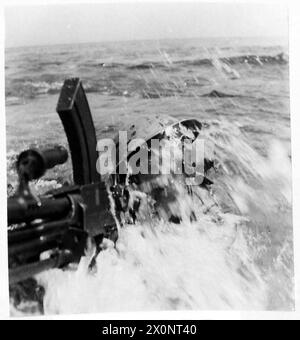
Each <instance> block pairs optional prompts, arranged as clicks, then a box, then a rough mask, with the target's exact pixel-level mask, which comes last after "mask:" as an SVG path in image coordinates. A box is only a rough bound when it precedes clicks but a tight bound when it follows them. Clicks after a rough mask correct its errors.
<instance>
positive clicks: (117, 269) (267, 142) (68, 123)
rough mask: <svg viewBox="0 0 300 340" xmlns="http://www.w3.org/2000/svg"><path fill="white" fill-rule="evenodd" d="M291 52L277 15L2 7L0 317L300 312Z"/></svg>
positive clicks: (156, 7) (273, 10)
mask: <svg viewBox="0 0 300 340" xmlns="http://www.w3.org/2000/svg"><path fill="white" fill-rule="evenodd" d="M289 45H290V41H289V9H288V6H287V5H286V4H285V3H284V2H281V3H280V2H268V3H255V2H244V1H243V2H242V1H241V2H239V1H237V2H203V1H190V2H187V1H184V2H175V1H174V2H172V1H165V2H164V1H155V2H151V1H149V2H144V1H135V2H134V1H133V2H129V1H128V2H126V1H122V2H108V1H107V2H99V3H95V2H94V3H88V2H85V3H83V2H82V3H63V2H62V3H58V2H57V3H49V4H44V3H41V4H38V3H35V4H32V5H30V4H28V5H22V4H15V5H14V4H12V5H7V6H5V8H4V52H3V54H4V71H3V72H4V75H3V78H5V88H3V93H4V94H3V98H4V105H3V110H4V109H5V123H4V124H5V127H3V128H5V132H4V133H5V136H6V157H5V158H6V164H4V167H3V168H4V169H5V166H6V169H5V170H4V171H5V172H6V185H5V186H6V196H5V193H4V192H3V193H2V192H1V196H3V199H5V202H6V201H7V208H5V210H6V211H7V223H6V225H2V226H1V229H6V230H7V232H6V234H5V235H7V236H5V244H6V246H5V247H6V248H5V249H7V263H8V265H7V268H6V269H7V275H8V279H9V284H8V292H7V294H8V296H9V311H8V313H9V316H10V317H11V318H17V319H20V318H27V317H41V318H47V316H52V317H56V316H63V315H81V314H82V315H89V314H94V313H100V314H101V313H129V312H139V313H143V312H175V311H177V312H179V311H180V312H192V311H200V312H201V311H219V312H221V311H222V312H226V313H227V312H228V313H230V312H239V311H241V312H294V311H295V309H296V298H295V296H296V291H297V287H296V284H295V255H294V249H295V243H294V242H295V237H294V235H295V234H294V231H295V227H294V228H293V224H294V223H293V179H292V162H293V156H292V143H291V106H290V74H291V72H290V61H289V60H290V52H289ZM4 106H5V108H4ZM295 133H296V134H297V132H295ZM3 157H4V155H3ZM4 177H5V175H4ZM3 180H4V178H3ZM1 202H2V201H1ZM1 204H2V203H1ZM3 204H4V203H3ZM5 204H6V203H5ZM3 221H6V220H3ZM3 221H2V224H3ZM1 237H2V234H1ZM141 317H142V316H141ZM106 331H107V332H111V333H112V334H118V330H117V328H116V329H115V330H114V329H113V328H111V329H107V330H105V332H106ZM114 331H115V332H116V333H113V332H114ZM190 331H191V332H193V329H192V328H191V329H190ZM140 332H141V331H140ZM174 332H175V333H173V334H177V333H176V330H174ZM195 332H196V328H195ZM103 334H104V333H103ZM192 334H193V333H192ZM133 336H135V334H134V331H133V334H132V337H133Z"/></svg>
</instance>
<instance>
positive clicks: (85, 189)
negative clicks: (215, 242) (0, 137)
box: [7, 78, 213, 285]
mask: <svg viewBox="0 0 300 340" xmlns="http://www.w3.org/2000/svg"><path fill="white" fill-rule="evenodd" d="M57 112H58V114H59V117H60V119H61V121H62V124H63V126H64V130H65V133H66V135H67V139H68V144H69V149H70V153H71V158H72V166H73V181H74V185H64V186H62V187H61V188H60V189H56V190H51V191H50V192H48V193H46V194H45V195H43V196H40V197H37V196H36V195H34V194H33V193H32V192H31V190H30V186H29V184H30V181H33V180H37V179H39V178H41V177H42V176H43V175H44V174H45V173H46V171H47V170H48V169H51V168H53V167H55V166H56V165H60V164H63V163H65V162H66V161H67V159H68V151H67V150H66V149H65V148H64V147H62V146H54V147H52V148H50V149H30V150H26V151H23V152H22V153H21V154H20V155H19V156H18V159H17V162H16V170H17V173H18V176H19V187H18V189H17V192H16V194H15V195H14V196H13V197H10V198H8V201H7V205H8V225H9V228H8V252H9V280H10V285H12V284H15V283H18V282H21V281H25V280H26V279H28V278H31V277H34V276H35V275H36V274H38V273H40V272H42V271H44V270H47V269H51V268H61V267H64V266H66V265H67V264H69V263H71V262H78V261H79V259H80V257H81V256H82V255H83V254H84V250H85V247H86V244H87V239H88V238H90V239H91V240H93V241H94V244H95V245H96V250H97V251H100V250H101V248H100V244H101V242H102V240H103V238H107V239H110V240H112V241H113V242H115V241H116V240H117V237H118V229H117V223H116V220H115V218H114V216H113V214H112V212H111V204H110V202H111V201H110V198H109V194H108V192H107V189H106V184H105V183H104V182H103V180H102V178H101V176H100V175H99V174H98V172H97V170H96V162H97V158H98V153H97V147H96V144H97V141H96V132H95V127H94V123H93V120H92V116H91V112H90V108H89V105H88V102H87V98H86V95H85V92H84V90H83V87H82V84H81V82H80V80H79V79H78V78H72V79H67V80H66V81H65V82H64V85H63V87H62V90H61V93H60V97H59V101H58V105H57ZM164 125H165V127H167V126H170V125H172V127H174V129H178V131H179V126H183V127H184V128H185V129H188V130H190V131H194V133H195V138H196V137H197V133H198V132H196V131H199V130H200V129H201V128H202V125H201V123H199V122H198V121H197V120H193V119H188V120H185V121H182V122H179V123H178V122H177V121H176V122H174V120H173V121H172V120H170V121H166V122H165V123H164V124H163V123H162V122H159V124H158V125H157V127H155V124H154V123H153V122H152V121H151V127H150V128H149V129H148V130H151V129H152V130H151V131H150V137H149V136H148V138H147V139H146V140H147V141H148V142H149V141H151V139H152V138H159V139H161V138H164V137H165V131H166V130H165V129H164V128H162V126H164ZM132 127H134V129H131V130H130V131H129V132H130V133H131V137H132V138H133V137H134V136H137V135H138V134H139V132H138V129H137V127H135V125H132ZM132 127H131V128H132ZM148 132H149V131H148ZM142 134H144V130H142ZM142 137H144V136H142ZM127 156H128V157H129V156H130V155H127ZM127 156H126V155H125V157H127ZM119 162H121V160H119ZM119 164H120V163H119ZM212 166H213V164H212V163H211V162H210V161H208V160H207V159H205V168H206V169H209V168H211V167H212ZM117 177H118V178H113V181H114V182H115V183H116V182H117V183H118V185H117V186H112V187H111V193H112V197H113V199H114V207H115V210H116V211H115V216H117V217H118V211H121V210H122V209H123V210H124V202H125V205H126V201H127V203H128V195H129V194H128V192H126V190H125V184H124V183H125V178H126V176H117ZM135 180H137V181H138V180H139V179H138V178H135ZM211 183H212V182H210V181H209V180H208V179H207V178H205V181H204V183H203V185H204V186H205V185H210V184H211ZM122 185H123V187H122ZM160 192H163V195H164V196H163V198H162V200H164V201H165V200H166V196H165V189H163V190H162V191H160ZM160 192H158V191H157V190H156V192H155V198H156V199H158V200H159V196H160ZM137 206H138V204H137ZM132 215H133V216H134V211H133V212H132ZM170 220H172V218H171V217H170ZM173 220H174V219H173ZM42 254H47V256H41V255H42Z"/></svg>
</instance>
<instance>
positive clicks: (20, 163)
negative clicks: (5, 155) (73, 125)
mask: <svg viewBox="0 0 300 340" xmlns="http://www.w3.org/2000/svg"><path fill="white" fill-rule="evenodd" d="M67 160H68V151H67V150H66V149H65V148H64V147H63V146H60V145H55V146H53V147H51V148H47V149H29V150H26V151H23V152H21V154H20V155H19V157H18V160H17V164H16V167H17V171H18V173H19V174H20V175H22V176H24V175H25V176H26V178H27V179H28V180H33V179H39V178H40V177H42V176H43V175H44V173H45V172H46V171H47V170H48V169H52V168H54V167H55V166H56V165H59V164H64V163H65V162H66V161H67Z"/></svg>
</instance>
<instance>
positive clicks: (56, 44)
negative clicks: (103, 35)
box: [4, 35, 289, 50]
mask: <svg viewBox="0 0 300 340" xmlns="http://www.w3.org/2000/svg"><path fill="white" fill-rule="evenodd" d="M194 39H224V40H225V39H260V40H263V39H286V40H287V41H286V44H289V37H286V36H277V35H274V36H228V37H225V36H203V37H178V38H167V37H166V38H159V39H155V38H145V39H140V38H137V39H122V40H100V41H87V42H66V43H50V44H41V45H40V44H34V45H16V46H6V42H5V44H4V45H5V50H6V49H13V48H32V47H49V46H53V47H54V46H63V45H89V44H105V43H107V44H109V43H124V42H125V43H126V42H127V43H129V42H139V41H140V42H142V41H157V42H159V41H166V40H194Z"/></svg>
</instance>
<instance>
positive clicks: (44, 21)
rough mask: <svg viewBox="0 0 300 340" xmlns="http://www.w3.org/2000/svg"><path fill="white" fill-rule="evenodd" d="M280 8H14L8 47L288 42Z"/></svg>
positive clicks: (7, 17) (9, 21) (138, 5)
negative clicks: (195, 41) (233, 40)
mask: <svg viewBox="0 0 300 340" xmlns="http://www.w3.org/2000/svg"><path fill="white" fill-rule="evenodd" d="M287 35H288V12H287V9H286V8H285V7H284V6H283V5H278V4H265V5H261V4H242V3H239V4H234V3H227V4H225V3H223V4H222V3H218V4H217V3H210V4H209V3H199V2H198V3H197V2H194V3H186V2H185V3H177V4H176V3H119V4H117V3H114V4H113V3H111V4H105V3H103V4H69V5H46V6H45V5H44V6H34V7H33V6H30V7H28V6H26V7H21V6H9V7H6V9H5V36H6V47H16V46H31V45H48V44H66V43H85V42H100V41H121V40H140V39H166V38H167V39H169V38H171V39H172V38H198V37H199V38H201V37H261V36H263V37H273V36H274V37H286V36H287Z"/></svg>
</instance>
